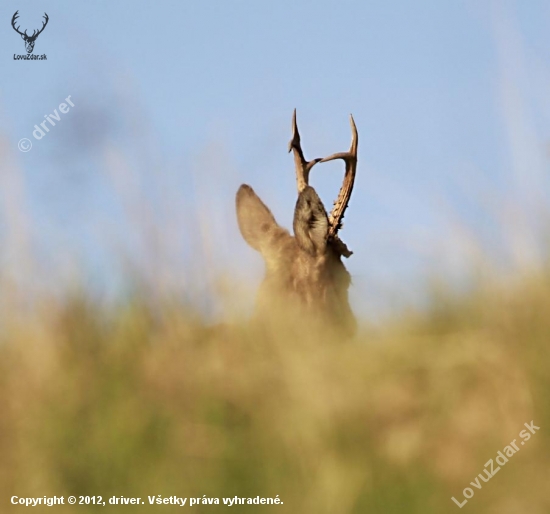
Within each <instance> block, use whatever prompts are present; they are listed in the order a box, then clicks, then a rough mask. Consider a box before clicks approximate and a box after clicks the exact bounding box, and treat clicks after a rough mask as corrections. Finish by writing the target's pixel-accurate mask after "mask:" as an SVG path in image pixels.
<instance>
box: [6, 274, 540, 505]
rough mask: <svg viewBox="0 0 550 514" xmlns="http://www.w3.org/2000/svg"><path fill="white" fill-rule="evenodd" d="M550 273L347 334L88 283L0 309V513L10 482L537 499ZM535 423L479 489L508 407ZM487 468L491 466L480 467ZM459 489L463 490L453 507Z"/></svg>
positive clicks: (38, 489) (36, 487)
mask: <svg viewBox="0 0 550 514" xmlns="http://www.w3.org/2000/svg"><path fill="white" fill-rule="evenodd" d="M549 313H550V275H549V274H547V273H540V274H536V275H535V276H530V277H526V278H523V279H521V280H518V281H517V282H516V283H515V284H514V285H507V286H506V287H504V286H503V287H499V286H491V287H483V288H480V290H479V291H477V292H475V293H472V294H470V295H469V296H468V297H466V298H461V299H453V298H452V296H450V295H442V296H441V297H438V298H436V299H434V301H433V306H432V307H431V308H430V309H428V312H427V313H416V314H409V315H407V316H401V317H396V318H395V319H394V320H393V321H391V320H390V321H388V322H387V323H386V324H385V325H384V326H382V327H381V328H376V329H374V328H370V329H367V328H364V329H363V331H362V332H361V333H360V334H359V335H358V336H357V338H356V339H355V340H354V341H352V342H349V343H342V342H339V341H322V342H321V341H318V340H308V339H307V338H306V337H303V336H301V337H300V338H298V337H296V336H295V335H293V334H292V331H290V330H285V329H283V328H281V330H280V331H279V333H277V334H273V333H271V334H269V333H265V332H264V331H262V330H261V329H259V328H254V327H251V326H250V325H248V324H246V323H241V324H239V323H236V324H228V325H220V326H217V327H209V326H208V325H207V324H206V323H204V322H203V321H202V320H201V318H200V316H198V315H197V314H196V313H194V312H193V311H192V309H190V308H188V307H185V306H179V305H174V304H167V305H166V306H164V307H162V308H161V307H159V306H158V305H156V306H155V308H154V309H151V308H148V307H147V303H146V302H145V301H141V299H140V298H134V299H133V300H131V301H128V302H127V303H126V304H124V305H119V306H118V307H116V308H112V307H111V308H109V310H106V309H104V308H103V307H101V306H100V305H98V304H96V303H94V302H93V301H91V300H89V299H87V298H86V297H85V295H80V296H76V297H73V298H72V299H70V300H66V301H55V300H51V299H48V300H47V301H46V300H44V301H43V302H42V303H38V304H37V305H36V306H35V307H34V308H33V310H32V313H31V314H28V313H27V314H26V315H25V316H19V317H14V316H9V315H7V314H6V313H4V315H3V316H2V318H3V319H2V328H1V332H0V338H1V339H0V512H2V513H3V512H16V511H17V512H21V511H23V510H24V507H15V506H11V505H10V498H11V496H13V495H17V496H19V497H39V496H44V495H48V496H53V495H57V496H61V495H64V496H65V497H67V496H68V495H75V496H77V497H78V496H80V495H90V496H92V495H101V496H102V497H103V499H106V500H108V499H109V498H110V497H111V496H115V495H116V496H119V497H120V496H125V497H141V498H142V500H144V501H145V502H146V504H145V505H143V506H124V507H121V506H119V507H114V506H110V507H109V506H107V507H93V506H86V505H75V506H69V505H65V506H63V507H51V508H48V507H35V508H33V509H32V512H64V513H67V514H70V513H73V512H75V513H77V512H80V513H82V512H89V511H103V512H119V511H128V512H132V513H135V514H138V513H140V512H148V513H151V512H170V511H173V510H175V509H181V507H175V506H150V505H148V502H147V496H149V495H151V496H153V495H163V496H166V497H169V496H173V495H175V496H178V497H201V498H202V497H203V495H206V497H210V498H219V499H220V503H222V504H221V505H213V506H211V505H202V504H199V505H195V506H193V507H189V506H186V507H184V508H186V509H193V510H194V511H195V512H214V511H216V510H222V511H223V510H225V509H226V508H227V507H226V506H224V505H223V502H222V498H226V497H235V496H240V497H256V496H258V495H259V496H261V497H275V496H276V495H279V498H280V499H281V500H282V501H283V502H284V504H283V505H274V506H258V505H254V506H238V505H234V506H232V507H231V509H232V510H231V512H256V511H259V512H272V511H273V512H275V511H277V512H281V513H282V512H291V513H311V514H323V513H327V514H329V513H330V514H339V513H342V514H344V513H384V514H392V513H409V514H412V513H419V514H420V513H422V514H429V513H434V514H436V513H437V514H442V513H453V512H454V513H457V512H470V513H484V514H486V513H518V514H519V513H521V514H523V513H526V512H533V513H544V512H550V494H549V493H548V486H547V485H548V478H549V477H548V473H549V470H550V452H549V450H550V438H549V435H548V434H549V432H548V429H549V427H550V405H549V399H550V373H549V369H550V352H549V344H550V315H549ZM531 420H533V421H534V424H535V425H537V426H539V427H541V428H540V430H539V431H538V432H537V433H536V434H534V435H533V436H532V438H531V439H530V440H529V441H528V442H526V444H525V445H524V446H519V448H520V451H518V452H517V453H516V454H514V455H513V457H511V458H510V459H509V462H508V463H506V465H505V466H502V468H501V469H500V471H499V472H498V473H497V474H496V475H495V476H494V477H493V478H491V480H490V481H488V482H487V483H484V482H481V485H482V488H481V489H480V490H478V489H476V488H473V487H472V486H471V485H470V482H471V481H473V480H474V479H475V478H476V476H477V475H478V474H480V473H482V472H483V469H484V465H485V463H486V462H487V461H488V460H489V459H491V458H492V459H494V458H495V457H496V456H497V452H498V451H499V450H503V448H504V447H505V446H506V445H509V444H510V442H511V441H512V440H513V439H517V440H518V441H521V438H520V437H519V435H518V434H519V432H520V431H521V430H523V429H524V428H525V427H524V423H525V422H530V421H531ZM495 467H496V464H495ZM465 487H471V488H472V489H473V491H474V492H475V495H474V496H473V498H471V499H470V500H469V501H468V503H467V504H466V505H465V506H464V507H463V509H460V508H459V507H458V506H457V505H456V504H455V503H453V502H452V500H451V497H452V496H454V497H455V498H456V499H457V500H459V501H461V502H462V501H464V495H463V493H462V491H463V489H464V488H465Z"/></svg>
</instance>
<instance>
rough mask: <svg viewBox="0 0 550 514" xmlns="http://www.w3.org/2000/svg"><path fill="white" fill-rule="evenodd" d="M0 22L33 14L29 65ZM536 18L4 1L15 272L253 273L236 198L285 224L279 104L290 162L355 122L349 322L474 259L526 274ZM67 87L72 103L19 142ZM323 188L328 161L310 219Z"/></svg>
mask: <svg viewBox="0 0 550 514" xmlns="http://www.w3.org/2000/svg"><path fill="white" fill-rule="evenodd" d="M16 10H19V12H20V19H19V23H21V25H22V27H25V28H26V27H28V28H29V29H30V30H31V31H32V29H33V28H35V27H36V28H38V27H39V26H40V24H41V17H42V15H43V12H47V13H48V15H49V18H50V21H49V24H48V26H47V27H46V29H45V30H44V32H43V33H42V34H41V35H40V36H39V38H38V39H37V41H36V47H35V53H36V54H41V53H45V54H47V56H48V59H47V61H34V62H30V61H15V60H13V54H14V53H15V54H22V53H25V50H24V44H23V41H22V40H21V38H20V37H19V36H18V35H17V34H16V33H15V32H14V31H13V29H12V28H11V26H10V20H11V17H12V16H13V13H14V12H15V11H16ZM549 23H550V4H548V2H544V1H535V0H532V1H530V2H512V1H498V2H497V1H495V2H490V1H473V0H472V1H457V2H451V1H440V0H437V1H436V0H433V1H428V0H426V1H420V2H418V1H414V2H413V1H394V2H387V1H376V2H374V1H370V2H369V1H367V2H365V1H361V2H359V1H357V2H326V1H315V2H313V1H293V2H290V1H279V2H271V3H267V2H253V1H205V2H200V3H199V2H185V1H168V0H165V1H159V2H146V1H142V0H138V1H135V0H134V1H132V2H130V1H121V0H119V1H112V0H110V1H103V0H95V1H94V2H78V3H77V2H69V1H65V0H56V1H55V2H48V1H37V0H27V1H25V2H21V1H12V0H5V1H4V2H3V3H2V4H1V6H0V48H1V49H2V54H3V55H2V56H0V76H1V77H2V79H1V81H0V139H1V140H2V141H3V146H2V148H3V149H5V151H4V152H3V156H0V166H1V167H2V170H1V171H2V178H1V180H2V183H1V184H0V185H1V186H2V189H3V196H2V197H0V201H2V202H3V204H2V205H3V207H2V214H0V216H2V218H3V220H4V221H3V222H2V225H0V227H1V229H0V237H2V238H3V239H4V245H5V247H9V248H10V251H8V254H10V252H11V254H10V255H11V257H10V258H11V260H12V261H14V262H15V263H18V262H19V261H21V259H20V257H19V253H20V252H25V251H30V250H29V248H32V253H33V254H35V255H36V256H37V257H35V258H34V259H35V260H37V261H38V264H35V265H36V266H38V268H39V269H48V270H49V269H53V268H61V267H63V268H64V269H67V267H69V268H70V267H71V266H73V265H75V264H74V263H73V261H75V262H78V263H79V265H83V268H84V269H85V270H86V271H85V274H89V276H91V277H93V280H94V281H99V282H101V281H107V282H113V281H114V282H116V277H117V276H119V275H120V273H119V272H120V269H127V268H128V267H130V268H132V267H133V266H135V267H136V268H137V269H141V268H144V269H146V270H148V272H149V273H151V274H153V275H155V276H159V275H162V277H163V278H162V280H163V281H164V282H166V284H167V287H169V286H170V284H177V285H178V286H179V287H185V286H186V284H187V285H189V283H190V281H191V282H193V287H197V288H199V290H204V291H207V292H208V291H211V290H212V288H216V287H219V285H218V283H217V282H216V281H215V280H214V279H213V278H212V277H213V276H214V275H215V274H216V273H217V272H218V271H223V270H225V271H228V272H229V274H230V275H231V276H232V277H233V280H235V281H236V282H239V281H240V280H241V279H242V278H243V277H244V278H246V277H251V279H252V280H253V281H256V282H257V281H258V280H259V279H260V277H261V273H262V263H261V260H260V258H259V256H258V255H256V254H255V253H254V252H253V251H252V250H251V249H249V248H248V247H246V245H245V243H244V242H243V241H242V240H241V239H240V236H239V234H238V230H237V226H236V220H235V216H234V212H233V209H234V207H233V202H234V193H235V191H236V189H237V188H238V186H239V184H240V183H242V182H247V183H249V184H251V185H252V186H253V187H254V188H255V189H256V191H257V192H258V194H259V195H260V196H261V197H262V198H263V199H264V200H265V201H266V203H268V205H269V206H270V207H271V208H272V210H273V212H274V214H275V216H276V218H277V219H278V221H279V222H280V223H281V224H284V225H286V226H287V227H289V228H290V226H291V220H292V210H293V206H294V202H295V197H296V193H295V189H294V187H295V186H294V172H293V163H292V158H291V156H289V155H288V154H287V153H286V147H287V142H288V140H289V138H290V119H291V114H292V110H293V109H294V107H296V108H297V109H298V121H299V126H300V131H301V134H302V144H303V147H304V151H305V153H306V156H311V157H317V156H324V155H327V154H330V153H333V152H335V151H340V150H344V149H346V148H347V147H348V145H349V124H348V116H349V113H353V115H354V117H355V120H356V123H357V126H358V128H359V133H360V150H359V151H360V153H359V159H360V161H359V167H358V177H357V185H356V188H355V191H354V196H353V198H352V203H351V206H350V208H349V209H348V212H347V215H346V225H345V228H344V231H343V232H342V238H343V239H344V240H345V241H346V242H347V244H348V246H349V247H350V248H351V249H352V250H354V252H355V253H354V255H353V256H352V258H351V259H350V260H349V261H348V263H347V264H348V267H349V269H350V271H351V273H352V275H353V276H354V281H355V288H354V293H353V295H352V298H353V301H354V304H355V306H356V309H359V310H365V311H369V312H374V311H375V310H376V308H377V307H376V306H377V305H380V304H381V303H382V301H381V300H380V298H381V296H382V295H384V301H383V303H384V305H392V304H393V303H394V302H397V303H399V302H400V301H401V299H402V298H407V299H409V298H414V297H415V294H416V292H417V290H418V288H419V287H420V285H419V284H421V283H422V281H423V280H424V279H425V277H426V276H429V275H431V274H433V273H441V274H445V275H446V276H453V275H454V274H456V275H457V276H459V277H461V276H463V275H462V273H463V272H464V271H465V270H467V269H468V268H469V267H471V266H472V264H473V262H475V260H476V259H477V258H479V256H480V255H481V254H483V255H485V254H491V259H495V260H496V261H497V262H501V261H502V262H503V263H509V262H513V263H516V261H518V262H520V263H525V262H527V263H528V264H531V263H532V262H533V261H536V260H537V259H538V258H539V257H540V256H539V246H540V244H539V243H540V241H539V238H540V236H541V232H540V231H541V230H542V229H541V226H539V225H541V224H542V222H543V220H542V218H543V217H544V216H546V215H547V211H546V210H545V206H546V205H547V204H548V202H547V201H548V192H549V187H548V185H549V184H548V178H547V177H548V162H547V161H548V150H549V144H548V141H550V138H549V136H550V118H549V114H550V101H549V100H550V96H549V95H548V91H549V90H550V89H549V88H548V86H549V85H550V73H549V68H548V63H549V58H550V35H549V31H548V30H547V27H548V26H549ZM68 95H71V97H72V99H73V101H74V103H75V107H74V108H72V110H71V111H70V112H68V113H67V114H65V115H63V116H62V119H61V120H60V121H59V122H58V124H57V125H56V126H55V127H52V130H51V132H49V133H48V134H47V135H46V136H45V137H44V138H43V139H41V140H40V141H36V140H33V139H32V131H33V127H34V125H35V124H37V123H41V122H42V121H43V120H44V115H47V114H50V113H52V112H54V109H57V108H58V106H59V104H60V103H61V102H63V101H64V99H65V98H66V97H67V96H68ZM23 137H28V138H30V139H31V140H32V142H33V148H32V150H31V151H30V152H28V153H22V152H19V151H18V149H17V142H18V141H19V140H20V139H21V138H23ZM341 177H342V165H341V164H339V163H337V162H336V163H330V164H326V165H323V166H322V167H321V166H319V167H316V168H315V169H314V173H313V176H312V183H313V185H314V186H315V187H316V188H318V190H319V191H320V193H321V196H322V198H323V199H324V201H325V204H326V205H327V206H330V205H331V202H332V200H333V199H334V198H335V197H336V194H337V191H338V187H339V184H340V180H341ZM14 198H15V200H14ZM10 224H11V225H10ZM10 226H11V227H15V228H12V229H10V228H9V227H10ZM10 234H11V235H10ZM14 234H15V235H14ZM115 254H118V255H119V258H118V259H119V262H118V263H117V265H115V264H114V257H113V255H115ZM121 255H122V256H123V257H120V256H121ZM115 260H116V259H115ZM71 263H73V264H71ZM75 266H76V265H75ZM117 266H118V267H117ZM76 267H78V266H76ZM125 267H126V268H125ZM184 268H185V273H184V272H183V271H182V270H183V269H184ZM215 272H216V273H215ZM183 275H185V276H186V278H185V279H184V278H182V276H183ZM189 277H191V278H189ZM214 282H216V283H214ZM221 287H222V288H223V286H221Z"/></svg>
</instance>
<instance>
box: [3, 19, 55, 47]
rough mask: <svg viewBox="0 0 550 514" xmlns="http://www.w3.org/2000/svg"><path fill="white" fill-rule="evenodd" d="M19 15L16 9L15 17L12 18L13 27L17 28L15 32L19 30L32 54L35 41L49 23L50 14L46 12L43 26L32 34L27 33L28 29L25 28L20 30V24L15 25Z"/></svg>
mask: <svg viewBox="0 0 550 514" xmlns="http://www.w3.org/2000/svg"><path fill="white" fill-rule="evenodd" d="M18 17H19V11H16V12H15V14H14V15H13V18H12V19H11V26H12V27H13V30H15V32H17V33H18V34H19V35H20V36H21V37H22V38H23V40H24V41H25V48H26V50H27V53H28V54H32V52H33V50H34V42H35V41H36V38H37V37H38V36H39V35H40V34H41V33H42V31H43V30H44V29H45V28H46V25H47V24H48V20H49V18H48V15H47V14H46V13H44V16H43V18H44V22H43V24H42V28H41V29H40V30H33V33H32V35H31V36H29V35H28V34H27V31H26V30H25V32H21V31H20V30H19V26H17V27H16V26H15V22H16V21H17V18H18Z"/></svg>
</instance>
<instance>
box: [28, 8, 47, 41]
mask: <svg viewBox="0 0 550 514" xmlns="http://www.w3.org/2000/svg"><path fill="white" fill-rule="evenodd" d="M42 18H44V19H45V20H46V21H45V22H43V24H42V28H41V29H40V30H39V31H38V32H37V33H36V37H38V35H39V34H40V33H41V32H42V31H43V30H44V29H45V28H46V25H47V24H48V21H50V18H49V17H48V15H47V14H46V13H44V16H42ZM35 32H36V31H35ZM32 37H35V35H34V34H33V35H32Z"/></svg>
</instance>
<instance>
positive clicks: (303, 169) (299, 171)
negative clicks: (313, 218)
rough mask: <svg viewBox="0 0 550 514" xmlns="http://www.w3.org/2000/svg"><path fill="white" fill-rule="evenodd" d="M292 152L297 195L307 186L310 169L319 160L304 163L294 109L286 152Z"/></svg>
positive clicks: (319, 160)
mask: <svg viewBox="0 0 550 514" xmlns="http://www.w3.org/2000/svg"><path fill="white" fill-rule="evenodd" d="M291 150H293V151H294V165H295V167H296V184H297V186H298V193H301V192H302V191H303V190H304V189H305V188H306V186H307V185H309V172H310V171H311V168H313V166H315V165H316V164H317V163H318V162H321V159H313V160H312V161H306V159H305V157H304V152H303V151H302V146H301V145H300V133H299V132H298V125H297V123H296V109H294V114H293V115H292V139H291V140H290V142H289V143H288V151H289V153H290V151H291Z"/></svg>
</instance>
